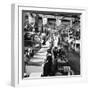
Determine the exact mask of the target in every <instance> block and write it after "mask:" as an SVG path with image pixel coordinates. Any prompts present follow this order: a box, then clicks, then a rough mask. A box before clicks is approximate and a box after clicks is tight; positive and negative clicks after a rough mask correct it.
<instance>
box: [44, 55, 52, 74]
mask: <svg viewBox="0 0 90 90" xmlns="http://www.w3.org/2000/svg"><path fill="white" fill-rule="evenodd" d="M51 73H52V55H49V56H47V59H46V63H45V65H44V72H43V75H44V76H50V75H51Z"/></svg>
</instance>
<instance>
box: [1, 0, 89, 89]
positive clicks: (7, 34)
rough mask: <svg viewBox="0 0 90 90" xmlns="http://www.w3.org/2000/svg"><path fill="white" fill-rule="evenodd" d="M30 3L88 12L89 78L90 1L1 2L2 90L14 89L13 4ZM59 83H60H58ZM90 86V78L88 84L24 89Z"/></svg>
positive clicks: (86, 49) (87, 59)
mask: <svg viewBox="0 0 90 90" xmlns="http://www.w3.org/2000/svg"><path fill="white" fill-rule="evenodd" d="M15 2H16V3H17V2H19V3H26V4H27V3H29V4H30V5H31V6H41V7H62V6H63V7H64V6H65V7H85V8H87V10H88V16H87V17H86V18H87V24H86V25H88V26H86V28H87V29H86V31H85V33H84V38H83V39H84V40H83V44H84V45H83V46H84V51H83V52H84V53H85V57H86V61H88V66H87V67H88V76H89V75H90V71H89V68H90V65H89V63H90V60H89V59H90V55H89V52H90V51H89V50H90V47H89V45H90V42H89V40H90V39H89V38H90V35H89V34H90V30H89V28H90V27H89V26H90V25H89V20H90V17H89V16H90V12H89V11H90V2H89V0H1V2H0V41H1V44H0V59H1V60H0V61H1V62H0V89H8V90H11V89H13V87H11V86H10V78H11V74H10V73H11V3H15ZM56 82H58V81H56ZM89 84H90V77H88V83H69V84H68V83H67V84H61V85H59V83H56V84H55V85H53V84H50V85H43V86H36V87H34V86H31V87H27V88H22V87H21V88H20V89H21V90H22V89H31V90H36V89H39V90H43V89H52V90H55V89H56V88H57V89H59V90H60V89H64V90H65V89H68V90H72V89H73V90H77V89H78V90H79V89H81V90H85V89H86V90H88V89H89Z"/></svg>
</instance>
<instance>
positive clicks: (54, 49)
mask: <svg viewBox="0 0 90 90" xmlns="http://www.w3.org/2000/svg"><path fill="white" fill-rule="evenodd" d="M53 55H54V59H56V58H57V56H58V48H57V47H54V48H53Z"/></svg>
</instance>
